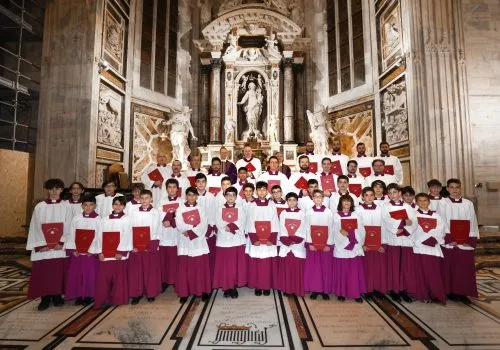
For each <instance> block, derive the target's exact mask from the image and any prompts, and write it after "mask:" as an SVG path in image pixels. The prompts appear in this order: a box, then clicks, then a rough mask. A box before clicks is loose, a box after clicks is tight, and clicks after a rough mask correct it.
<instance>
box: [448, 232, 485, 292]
mask: <svg viewBox="0 0 500 350" xmlns="http://www.w3.org/2000/svg"><path fill="white" fill-rule="evenodd" d="M451 241H452V239H451V235H450V234H448V235H446V236H445V243H447V244H448V243H450V242H451ZM467 244H468V245H470V246H471V247H474V248H475V247H476V244H477V237H469V238H468V241H467ZM474 253H475V250H463V249H460V248H458V247H455V248H452V249H447V248H443V255H444V271H443V272H444V282H445V291H446V294H457V295H465V296H470V297H475V298H477V297H478V293H477V285H476V270H475V261H474Z"/></svg>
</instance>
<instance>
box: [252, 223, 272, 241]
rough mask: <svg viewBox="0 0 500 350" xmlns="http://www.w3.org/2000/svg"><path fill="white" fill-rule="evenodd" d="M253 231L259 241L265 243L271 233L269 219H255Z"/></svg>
mask: <svg viewBox="0 0 500 350" xmlns="http://www.w3.org/2000/svg"><path fill="white" fill-rule="evenodd" d="M255 233H256V234H257V237H259V241H260V242H261V243H267V242H268V241H269V236H270V235H271V221H255Z"/></svg>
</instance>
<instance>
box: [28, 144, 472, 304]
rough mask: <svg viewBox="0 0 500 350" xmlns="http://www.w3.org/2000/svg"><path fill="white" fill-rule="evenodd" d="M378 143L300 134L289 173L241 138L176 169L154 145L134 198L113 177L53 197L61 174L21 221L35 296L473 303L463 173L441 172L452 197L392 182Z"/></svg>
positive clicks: (389, 161)
mask: <svg viewBox="0 0 500 350" xmlns="http://www.w3.org/2000/svg"><path fill="white" fill-rule="evenodd" d="M380 150H381V154H380V156H378V157H368V156H366V155H365V147H364V145H363V144H358V145H357V151H358V154H357V156H356V157H355V158H353V159H349V158H348V157H347V156H345V155H342V154H340V143H339V142H337V141H336V142H334V144H333V152H332V154H330V155H328V156H322V157H319V156H317V155H315V154H314V145H313V144H312V143H308V144H307V145H306V151H307V153H306V154H303V155H300V156H299V157H298V162H297V166H298V170H297V171H295V172H293V173H292V172H290V171H289V170H290V169H289V168H288V167H286V166H285V165H283V164H282V163H281V162H282V157H279V156H278V157H276V156H271V157H269V159H268V160H267V168H266V170H265V171H263V170H262V165H261V162H260V160H259V159H257V158H255V157H253V154H252V149H251V148H250V147H249V146H246V147H245V148H244V153H243V158H242V159H240V160H238V162H237V163H236V164H232V163H231V162H230V161H227V160H226V159H220V158H213V159H212V163H211V167H210V169H209V171H208V173H207V171H206V170H205V169H203V168H202V167H201V166H200V157H199V155H195V156H193V157H191V158H190V163H191V164H190V165H191V167H190V169H189V170H187V171H184V172H182V171H181V170H182V164H181V162H180V161H178V160H174V161H173V162H172V163H171V164H167V158H166V157H165V155H163V154H158V156H157V162H158V163H157V164H153V165H151V166H150V167H148V168H147V169H146V170H145V172H144V174H143V176H142V178H141V180H142V183H139V184H134V186H133V190H132V194H133V199H132V200H130V201H129V202H127V201H126V199H125V197H124V196H122V195H121V194H119V193H116V185H115V184H114V183H113V182H111V181H108V182H105V183H104V184H103V190H104V193H103V194H101V195H98V196H96V197H95V198H93V197H87V196H83V192H84V189H83V186H82V185H81V184H80V183H73V184H72V185H71V186H70V198H69V199H68V200H62V199H61V194H62V192H63V189H64V184H63V182H62V181H61V180H59V179H49V180H47V181H46V182H45V185H44V187H45V189H46V190H47V194H48V196H47V199H46V200H45V201H43V202H40V203H39V204H37V205H36V207H35V209H34V212H33V215H32V220H31V224H30V229H29V235H28V242H27V249H28V250H31V251H32V252H31V260H32V262H33V264H32V266H33V267H32V274H31V280H30V286H29V291H28V297H29V298H37V297H41V302H40V304H39V307H38V308H39V310H45V309H47V308H48V307H49V306H50V304H51V303H52V304H53V305H54V306H60V305H63V303H64V300H71V299H75V300H76V304H78V305H89V304H91V303H92V302H94V303H95V304H94V305H95V307H96V308H101V307H104V306H107V305H120V304H128V303H129V302H130V303H131V304H133V305H135V304H137V303H139V302H140V300H141V298H143V297H145V298H146V299H147V301H148V302H153V301H154V300H155V297H156V296H158V295H159V294H160V293H162V292H164V291H165V290H166V289H167V288H168V287H169V286H173V288H174V290H175V293H177V295H178V296H179V297H180V301H181V302H185V301H186V300H187V298H188V297H189V296H191V295H194V296H201V297H202V299H203V300H204V301H206V300H208V299H209V297H210V293H211V291H212V290H213V289H216V288H221V289H222V290H223V292H224V297H228V298H229V297H230V298H237V297H238V289H237V288H238V287H244V286H247V287H249V288H253V289H255V295H258V296H260V295H269V294H270V291H271V289H273V288H274V289H277V290H280V291H282V292H283V293H285V294H286V295H288V294H294V295H297V296H303V295H304V294H305V293H310V298H311V299H317V298H318V297H319V296H320V297H321V298H323V299H325V300H328V299H329V298H330V295H332V294H335V295H336V297H337V299H338V300H339V301H344V300H345V299H346V298H350V299H354V300H355V301H356V302H363V297H364V298H365V299H371V298H373V296H374V295H379V296H380V295H382V294H389V296H390V297H391V298H392V299H393V300H395V301H400V300H401V299H403V300H404V301H407V302H411V301H413V300H415V299H418V300H422V301H426V302H437V303H442V304H445V303H446V299H447V298H449V299H452V300H460V301H463V302H466V303H469V302H470V301H469V299H468V298H467V297H468V296H473V297H477V289H476V277H475V268H474V247H475V245H476V241H477V239H478V238H479V230H478V225H477V220H476V216H475V212H474V207H473V205H472V203H471V202H470V201H469V200H467V199H465V198H463V197H462V196H461V182H460V180H459V179H449V180H448V181H447V183H446V189H447V192H448V196H447V197H442V196H441V191H442V189H443V186H442V184H441V183H440V182H439V181H438V180H435V179H434V180H431V181H429V182H428V191H426V193H418V194H415V191H414V190H413V188H411V187H410V186H406V187H403V188H401V187H400V184H402V182H403V171H402V167H401V163H400V162H399V160H398V158H397V157H394V156H391V155H389V145H388V144H387V143H385V142H383V143H382V144H381V145H380ZM221 155H224V158H225V157H226V156H227V150H225V149H222V150H221ZM280 158H281V159H280ZM320 167H321V169H320ZM287 168H288V169H287Z"/></svg>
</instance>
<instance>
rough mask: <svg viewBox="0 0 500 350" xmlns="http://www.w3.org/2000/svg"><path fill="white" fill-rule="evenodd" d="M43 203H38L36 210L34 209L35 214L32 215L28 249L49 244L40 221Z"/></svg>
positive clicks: (27, 243)
mask: <svg viewBox="0 0 500 350" xmlns="http://www.w3.org/2000/svg"><path fill="white" fill-rule="evenodd" d="M43 205H44V204H43V203H39V204H37V205H36V207H35V210H34V211H33V215H32V216H31V221H30V227H29V231H28V240H27V242H26V250H34V249H35V248H42V247H44V246H46V245H47V243H46V242H45V236H44V235H43V232H42V223H41V222H40V215H41V211H42V206H43Z"/></svg>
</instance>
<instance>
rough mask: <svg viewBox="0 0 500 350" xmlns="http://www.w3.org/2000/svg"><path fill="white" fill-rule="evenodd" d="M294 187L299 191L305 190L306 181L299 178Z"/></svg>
mask: <svg viewBox="0 0 500 350" xmlns="http://www.w3.org/2000/svg"><path fill="white" fill-rule="evenodd" d="M295 187H297V188H298V189H301V190H307V180H306V179H305V178H304V177H303V176H301V177H300V179H298V180H297V182H296V183H295Z"/></svg>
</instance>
